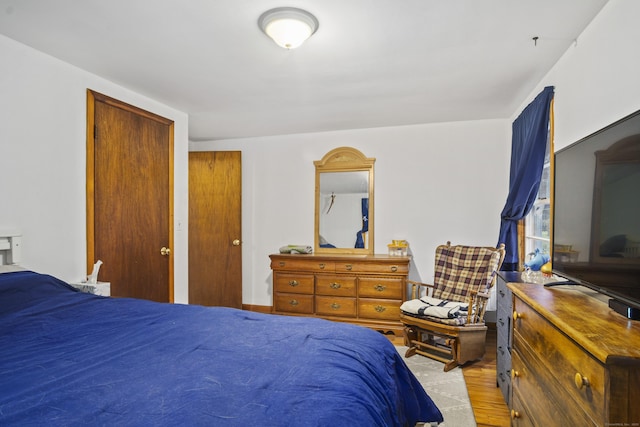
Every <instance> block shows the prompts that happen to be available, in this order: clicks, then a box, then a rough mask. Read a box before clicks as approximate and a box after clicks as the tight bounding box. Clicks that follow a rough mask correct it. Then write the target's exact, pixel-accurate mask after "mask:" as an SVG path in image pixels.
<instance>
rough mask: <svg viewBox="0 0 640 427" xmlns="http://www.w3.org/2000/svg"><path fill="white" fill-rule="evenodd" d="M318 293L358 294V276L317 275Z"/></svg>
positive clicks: (350, 295)
mask: <svg viewBox="0 0 640 427" xmlns="http://www.w3.org/2000/svg"><path fill="white" fill-rule="evenodd" d="M316 294H317V295H336V296H342V297H355V296H356V278H355V277H354V276H325V275H317V276H316Z"/></svg>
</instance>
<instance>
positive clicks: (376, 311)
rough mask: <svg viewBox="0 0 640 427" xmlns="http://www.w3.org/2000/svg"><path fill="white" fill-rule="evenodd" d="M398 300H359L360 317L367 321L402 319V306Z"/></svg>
mask: <svg viewBox="0 0 640 427" xmlns="http://www.w3.org/2000/svg"><path fill="white" fill-rule="evenodd" d="M401 304H402V303H401V302H400V301H397V300H389V299H374V298H359V299H358V316H359V317H362V318H367V319H377V320H394V321H397V320H399V319H400V305H401Z"/></svg>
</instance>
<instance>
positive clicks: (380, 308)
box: [375, 305, 387, 313]
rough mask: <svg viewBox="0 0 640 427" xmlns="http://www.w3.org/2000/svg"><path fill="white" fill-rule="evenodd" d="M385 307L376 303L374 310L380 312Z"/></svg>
mask: <svg viewBox="0 0 640 427" xmlns="http://www.w3.org/2000/svg"><path fill="white" fill-rule="evenodd" d="M386 309H387V308H386V307H385V306H383V305H376V306H375V310H376V311H377V312H378V313H382V312H383V311H385V310H386Z"/></svg>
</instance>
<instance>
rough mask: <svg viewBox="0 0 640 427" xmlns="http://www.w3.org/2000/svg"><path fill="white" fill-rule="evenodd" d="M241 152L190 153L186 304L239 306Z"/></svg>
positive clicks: (240, 292) (240, 285)
mask: <svg viewBox="0 0 640 427" xmlns="http://www.w3.org/2000/svg"><path fill="white" fill-rule="evenodd" d="M241 200H242V167H241V153H240V152H239V151H213V152H212V151H193V152H190V153H189V303H190V304H200V305H208V306H226V307H235V308H242V232H241V231H242V230H241V208H242V204H241Z"/></svg>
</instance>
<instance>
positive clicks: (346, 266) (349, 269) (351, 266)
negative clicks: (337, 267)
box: [344, 264, 353, 271]
mask: <svg viewBox="0 0 640 427" xmlns="http://www.w3.org/2000/svg"><path fill="white" fill-rule="evenodd" d="M344 268H346V269H347V271H351V270H352V269H353V265H351V264H347V265H345V266H344Z"/></svg>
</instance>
